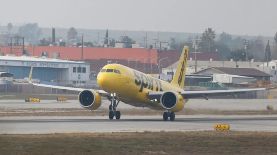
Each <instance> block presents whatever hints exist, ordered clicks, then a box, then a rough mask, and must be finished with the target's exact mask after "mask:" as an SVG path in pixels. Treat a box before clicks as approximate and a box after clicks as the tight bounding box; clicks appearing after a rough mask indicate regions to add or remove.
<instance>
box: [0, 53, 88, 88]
mask: <svg viewBox="0 0 277 155" xmlns="http://www.w3.org/2000/svg"><path fill="white" fill-rule="evenodd" d="M31 66H33V79H35V80H38V81H39V82H40V83H48V84H49V83H51V84H57V85H78V84H86V83H87V81H88V80H89V75H90V65H89V64H87V63H85V62H81V61H68V60H60V59H52V58H51V59H50V58H44V57H29V56H0V71H2V72H8V73H11V74H13V76H14V77H13V78H14V79H16V81H21V80H22V81H24V78H25V81H26V78H27V77H28V76H29V73H30V69H31Z"/></svg>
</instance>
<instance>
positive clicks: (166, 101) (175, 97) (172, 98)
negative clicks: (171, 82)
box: [160, 91, 185, 112]
mask: <svg viewBox="0 0 277 155" xmlns="http://www.w3.org/2000/svg"><path fill="white" fill-rule="evenodd" d="M160 102H161V105H162V107H163V108H165V109H167V110H170V111H172V112H178V111H181V110H183V108H184V104H185V103H184V99H183V97H182V95H180V94H178V93H177V92H171V91H169V92H164V93H163V95H162V96H161V99H160Z"/></svg>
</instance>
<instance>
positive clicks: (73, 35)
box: [67, 27, 78, 42]
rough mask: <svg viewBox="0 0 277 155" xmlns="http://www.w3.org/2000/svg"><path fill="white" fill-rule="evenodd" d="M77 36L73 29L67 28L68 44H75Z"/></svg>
mask: <svg viewBox="0 0 277 155" xmlns="http://www.w3.org/2000/svg"><path fill="white" fill-rule="evenodd" d="M77 36H78V32H77V30H76V29H75V28H74V27H71V28H69V30H68V31H67V40H68V41H69V42H74V41H75V42H76V40H77Z"/></svg>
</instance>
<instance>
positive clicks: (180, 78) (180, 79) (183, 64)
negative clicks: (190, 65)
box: [171, 46, 189, 88]
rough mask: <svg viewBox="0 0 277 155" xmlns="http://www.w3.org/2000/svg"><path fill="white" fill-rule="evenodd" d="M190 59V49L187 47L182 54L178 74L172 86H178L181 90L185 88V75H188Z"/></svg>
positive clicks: (174, 77)
mask: <svg viewBox="0 0 277 155" xmlns="http://www.w3.org/2000/svg"><path fill="white" fill-rule="evenodd" d="M188 57H189V48H188V47H187V46H184V48H183V51H182V54H181V56H180V59H179V61H178V66H177V69H176V72H175V74H174V76H173V79H172V81H171V84H173V85H176V86H178V87H180V88H184V86H185V75H186V69H187V60H188Z"/></svg>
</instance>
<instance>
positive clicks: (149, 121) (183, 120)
mask: <svg viewBox="0 0 277 155" xmlns="http://www.w3.org/2000/svg"><path fill="white" fill-rule="evenodd" d="M161 117H162V116H124V115H123V116H122V119H121V120H108V119H107V116H97V117H95V116H93V117H92V116H89V117H87V116H78V117H77V116H62V117H61V116H39V117H38V116H36V117H30V116H28V117H0V134H49V133H84V132H86V133H89V132H145V131H151V132H154V131H204V130H214V129H213V126H214V125H215V124H217V123H228V124H230V125H231V130H233V131H270V132H277V115H258V116H257V115H255V116H246V115H244V116H239V115H232V116H219V115H176V121H174V122H170V121H167V122H164V121H162V119H161Z"/></svg>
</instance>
